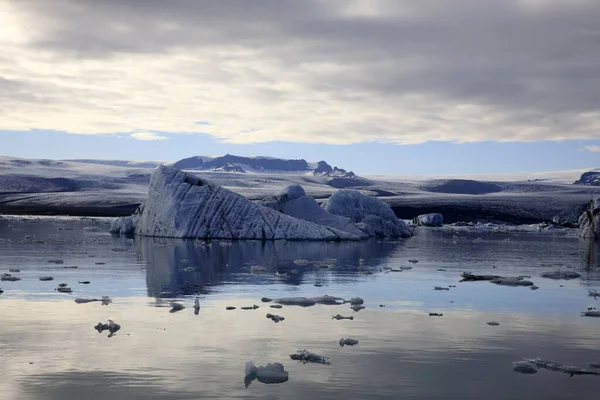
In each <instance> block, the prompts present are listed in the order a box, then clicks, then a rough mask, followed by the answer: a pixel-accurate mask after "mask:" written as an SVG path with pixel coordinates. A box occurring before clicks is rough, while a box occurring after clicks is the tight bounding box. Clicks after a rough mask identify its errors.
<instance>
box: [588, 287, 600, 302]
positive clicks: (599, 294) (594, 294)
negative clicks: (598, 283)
mask: <svg viewBox="0 0 600 400" xmlns="http://www.w3.org/2000/svg"><path fill="white" fill-rule="evenodd" d="M588 296H590V297H593V298H594V299H595V300H598V297H600V292H599V291H597V290H595V289H590V290H588Z"/></svg>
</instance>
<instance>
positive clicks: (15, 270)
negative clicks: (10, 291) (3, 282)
mask: <svg viewBox="0 0 600 400" xmlns="http://www.w3.org/2000/svg"><path fill="white" fill-rule="evenodd" d="M8 272H21V270H20V269H18V268H11V269H9V270H8Z"/></svg>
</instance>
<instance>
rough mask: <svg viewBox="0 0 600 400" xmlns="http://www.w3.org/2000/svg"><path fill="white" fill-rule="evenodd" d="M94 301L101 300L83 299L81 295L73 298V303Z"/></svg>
mask: <svg viewBox="0 0 600 400" xmlns="http://www.w3.org/2000/svg"><path fill="white" fill-rule="evenodd" d="M94 301H102V300H100V299H83V298H81V297H78V298H76V299H75V303H77V304H86V303H92V302H94Z"/></svg>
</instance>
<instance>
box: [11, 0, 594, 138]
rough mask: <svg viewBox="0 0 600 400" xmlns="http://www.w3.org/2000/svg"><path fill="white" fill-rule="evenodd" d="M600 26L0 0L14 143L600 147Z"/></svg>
mask: <svg viewBox="0 0 600 400" xmlns="http://www.w3.org/2000/svg"><path fill="white" fill-rule="evenodd" d="M599 21H600V3H599V1H598V0H564V1H560V0H503V1H497V0H489V1H485V0H444V1H432V0H419V1H412V0H407V1H401V0H390V1H367V0H365V1H342V0H339V1H316V0H301V1H299V0H289V1H285V0H272V1H266V0H262V1H259V0H252V1H244V0H235V1H234V0H230V1H228V0H219V1H198V0H172V1H163V0H102V1H98V0H0V130H27V129H48V130H57V131H67V132H70V133H78V134H106V133H135V132H144V133H143V134H142V136H140V137H139V138H142V137H144V138H145V139H146V140H148V139H149V138H153V140H156V139H160V138H163V137H165V136H168V133H196V132H204V133H208V134H210V135H213V136H215V137H217V138H220V139H222V140H225V141H228V142H234V143H253V142H265V141H273V140H282V141H292V142H322V143H332V144H345V143H357V142H365V141H373V140H378V141H389V142H394V143H422V142H425V141H430V140H442V141H457V142H472V141H485V140H495V141H537V140H560V139H599V138H600V22H599ZM199 121H207V122H208V123H210V124H208V125H207V124H206V123H198V122H199ZM152 132H158V134H156V135H152ZM138 136H139V134H138ZM142 140H143V139H142Z"/></svg>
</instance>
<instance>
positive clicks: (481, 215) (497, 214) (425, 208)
mask: <svg viewBox="0 0 600 400" xmlns="http://www.w3.org/2000/svg"><path fill="white" fill-rule="evenodd" d="M138 206H139V203H136V204H127V205H118V206H89V205H86V206H72V205H68V206H58V207H56V206H52V207H49V206H43V205H10V204H0V215H1V214H5V215H41V216H73V217H111V218H117V217H124V216H128V215H131V214H133V213H134V212H135V210H136V209H137V208H138ZM391 208H392V210H393V211H394V213H395V214H396V216H397V217H398V218H400V219H405V220H409V219H412V218H414V217H416V216H417V215H421V214H429V213H441V214H442V215H443V216H444V223H447V224H451V223H455V222H471V221H477V220H487V221H497V222H504V223H508V224H512V225H522V224H538V223H549V222H552V221H548V220H545V219H542V218H534V217H530V216H518V215H514V214H511V213H510V212H502V211H500V210H498V209H494V208H491V207H482V206H481V204H468V203H467V204H460V205H457V204H449V205H443V204H438V205H435V206H432V205H410V206H409V205H392V206H391Z"/></svg>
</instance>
